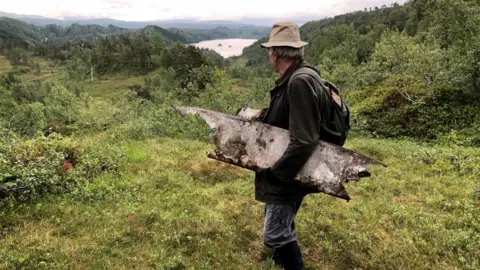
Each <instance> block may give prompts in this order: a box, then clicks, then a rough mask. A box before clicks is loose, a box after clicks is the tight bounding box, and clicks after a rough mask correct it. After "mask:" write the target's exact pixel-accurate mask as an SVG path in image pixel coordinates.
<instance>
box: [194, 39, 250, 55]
mask: <svg viewBox="0 0 480 270" xmlns="http://www.w3.org/2000/svg"><path fill="white" fill-rule="evenodd" d="M255 41H257V40H256V39H243V38H230V39H214V40H204V41H200V42H198V43H194V44H191V45H194V46H196V47H199V48H208V49H212V50H214V51H216V52H217V53H219V54H220V55H221V56H223V57H225V58H227V57H230V56H237V55H241V54H242V50H243V48H245V47H248V46H250V45H252V44H253V43H254V42H255Z"/></svg>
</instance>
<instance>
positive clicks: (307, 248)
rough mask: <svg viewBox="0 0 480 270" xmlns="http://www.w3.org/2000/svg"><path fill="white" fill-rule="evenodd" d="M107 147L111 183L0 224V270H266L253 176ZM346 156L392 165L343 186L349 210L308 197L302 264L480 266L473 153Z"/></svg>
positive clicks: (163, 153)
mask: <svg viewBox="0 0 480 270" xmlns="http://www.w3.org/2000/svg"><path fill="white" fill-rule="evenodd" d="M109 143H111V142H109ZM116 147H119V148H120V149H121V151H122V152H123V153H124V154H125V155H126V158H127V164H126V166H125V169H124V170H123V172H122V173H121V175H120V176H116V175H113V174H105V175H103V176H101V177H98V178H97V179H94V181H92V182H89V183H88V184H86V186H85V187H84V189H83V190H82V191H81V192H75V193H72V194H66V195H63V196H49V197H46V198H44V199H42V200H39V201H37V202H36V203H34V204H28V205H23V206H20V207H19V208H18V209H17V210H16V211H14V212H6V213H5V212H4V213H3V214H2V215H1V216H0V221H1V222H0V224H2V225H1V227H0V235H1V238H2V240H1V242H0V251H1V252H0V254H1V255H0V261H1V263H0V267H1V268H3V269H14V268H17V269H18V268H23V269H33V268H37V267H41V268H42V269H53V268H55V269H59V268H72V269H85V268H116V269H190V268H192V267H194V268H197V269H211V268H222V269H227V268H228V269H245V268H248V269H272V267H273V266H272V265H273V264H272V261H271V260H270V259H269V258H268V255H269V254H270V253H269V251H268V250H267V249H264V248H263V244H262V243H263V242H262V236H261V231H262V225H263V223H262V213H263V209H262V205H261V204H260V203H258V202H256V201H255V200H254V199H253V191H254V189H253V175H252V173H250V172H247V171H243V170H240V169H237V168H234V167H230V166H228V165H224V164H220V163H218V162H216V161H212V160H209V159H207V158H206V157H205V151H211V150H212V145H211V144H209V143H205V142H199V141H193V140H179V139H167V138H158V139H152V140H145V141H133V142H128V143H124V144H118V145H117V146H116ZM347 147H348V148H350V149H354V150H358V151H361V152H363V153H366V154H368V155H371V156H373V157H376V158H379V159H381V160H383V161H385V162H386V163H388V164H389V167H388V168H387V169H383V168H373V169H372V172H373V177H371V178H368V179H365V180H364V181H363V182H360V183H351V184H349V185H348V186H347V189H348V190H349V192H350V193H351V196H352V201H351V202H349V203H347V202H345V201H342V200H338V199H334V198H333V197H330V196H327V195H320V194H315V195H310V196H309V197H307V199H306V202H305V204H304V206H303V208H302V209H301V211H300V212H299V216H298V219H297V220H298V221H297V227H298V234H299V239H300V243H301V247H302V249H303V251H304V256H305V260H306V264H307V266H308V267H310V268H311V269H352V268H362V269H475V268H478V267H479V266H480V261H479V258H480V253H479V250H480V246H479V243H480V219H479V217H478V215H477V214H476V209H477V208H478V207H479V206H480V204H479V203H480V201H479V198H480V194H479V193H478V190H477V191H476V192H477V193H475V190H476V189H478V187H479V182H478V179H479V176H480V174H479V172H480V168H479V167H478V164H480V162H479V161H480V152H479V151H478V149H473V148H471V149H468V148H455V149H453V148H446V147H436V148H435V149H432V148H431V147H430V146H423V145H418V144H415V143H412V142H408V141H385V140H366V139H355V140H351V141H350V142H349V143H348V145H347ZM37 269H38V268H37Z"/></svg>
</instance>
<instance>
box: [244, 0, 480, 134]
mask: <svg viewBox="0 0 480 270" xmlns="http://www.w3.org/2000/svg"><path fill="white" fill-rule="evenodd" d="M300 31H301V36H302V39H304V40H305V41H307V42H309V45H308V46H307V47H306V49H305V52H306V57H307V60H308V61H309V62H311V63H312V64H315V65H318V66H319V68H320V70H321V72H322V76H323V77H325V78H327V79H329V80H331V81H332V82H333V83H334V84H336V85H337V86H339V87H340V88H341V89H342V91H343V92H344V95H345V96H346V98H347V99H348V101H349V103H350V104H351V105H352V107H353V117H354V119H353V122H354V123H353V127H354V128H355V129H358V130H359V131H362V132H366V133H367V134H375V135H380V136H387V137H399V136H400V137H402V136H408V137H416V138H421V139H432V138H439V137H444V136H447V137H448V136H455V137H461V138H464V139H465V141H468V142H470V143H471V142H474V143H476V144H480V137H479V135H478V134H479V132H478V131H479V130H480V113H479V111H480V102H479V100H480V96H479V95H480V3H479V2H478V1H477V0H458V1H447V0H439V1H429V0H414V1H409V2H407V3H406V4H405V5H398V4H395V5H393V6H390V7H384V8H373V9H371V10H364V11H359V12H354V13H349V14H345V15H340V16H335V17H333V18H328V19H324V20H319V21H311V22H308V23H306V24H305V25H303V26H302V27H301V28H300ZM265 40H266V38H263V39H261V40H259V41H258V42H256V43H255V44H253V45H252V46H250V47H248V48H245V49H244V53H243V56H244V57H245V58H247V59H248V62H247V66H248V67H249V69H251V70H254V71H255V72H256V73H262V72H263V73H264V74H265V72H268V73H269V72H271V67H270V64H269V62H268V58H267V54H266V52H265V51H264V50H263V49H261V47H260V43H262V42H265Z"/></svg>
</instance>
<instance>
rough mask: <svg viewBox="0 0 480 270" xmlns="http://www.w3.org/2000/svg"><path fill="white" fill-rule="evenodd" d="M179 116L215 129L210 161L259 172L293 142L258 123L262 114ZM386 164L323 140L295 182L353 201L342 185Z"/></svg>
mask: <svg viewBox="0 0 480 270" xmlns="http://www.w3.org/2000/svg"><path fill="white" fill-rule="evenodd" d="M175 109H176V110H177V111H178V112H180V114H181V115H182V116H183V115H186V114H191V115H197V116H200V117H201V118H203V120H205V122H206V123H207V124H208V126H209V127H210V129H211V130H212V132H211V134H210V137H211V139H212V141H213V143H214V144H215V147H216V149H215V153H207V156H208V157H209V158H212V159H215V160H219V161H222V162H226V163H229V164H232V165H235V166H239V167H242V168H246V169H249V170H253V171H256V170H258V169H259V168H268V167H270V166H272V165H273V164H274V163H275V162H276V161H277V160H278V159H279V158H280V157H281V156H282V154H283V152H284V151H285V150H286V148H287V146H288V143H289V141H290V137H289V132H288V130H285V129H281V128H277V127H275V126H271V125H267V124H264V123H261V122H258V121H255V120H254V119H255V116H257V115H258V113H259V111H254V110H249V109H242V110H241V111H239V112H237V115H228V114H223V113H220V112H216V111H211V110H207V109H202V108H194V107H181V106H176V107H175ZM370 164H376V165H383V166H385V167H386V165H385V164H384V163H382V162H380V161H377V160H374V159H371V158H369V157H366V156H364V155H362V154H359V153H356V152H354V151H351V150H348V149H345V148H343V147H339V146H337V145H333V144H330V143H327V142H324V141H320V143H319V145H318V147H317V148H316V150H315V151H314V152H313V154H312V155H311V156H310V158H309V160H308V161H307V162H306V164H305V165H304V167H303V168H302V170H301V171H300V172H299V173H298V174H297V176H296V178H295V180H297V181H300V182H301V183H302V184H304V185H307V186H310V187H313V188H314V189H315V190H317V191H318V192H321V193H325V194H328V195H331V196H335V197H338V198H342V199H345V200H347V201H348V200H350V196H349V195H348V193H347V191H346V190H345V187H344V186H343V183H348V182H350V181H359V180H360V179H361V178H363V177H369V176H370V175H371V174H370V172H369V171H368V165H370Z"/></svg>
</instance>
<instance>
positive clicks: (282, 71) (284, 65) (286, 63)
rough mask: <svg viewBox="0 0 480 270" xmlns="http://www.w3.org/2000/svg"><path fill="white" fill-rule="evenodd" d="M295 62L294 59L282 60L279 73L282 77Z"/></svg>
mask: <svg viewBox="0 0 480 270" xmlns="http://www.w3.org/2000/svg"><path fill="white" fill-rule="evenodd" d="M292 64H293V61H282V62H280V63H278V65H279V66H278V73H279V74H280V77H282V76H283V74H285V71H287V69H288V68H289V67H290V66H291V65H292Z"/></svg>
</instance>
